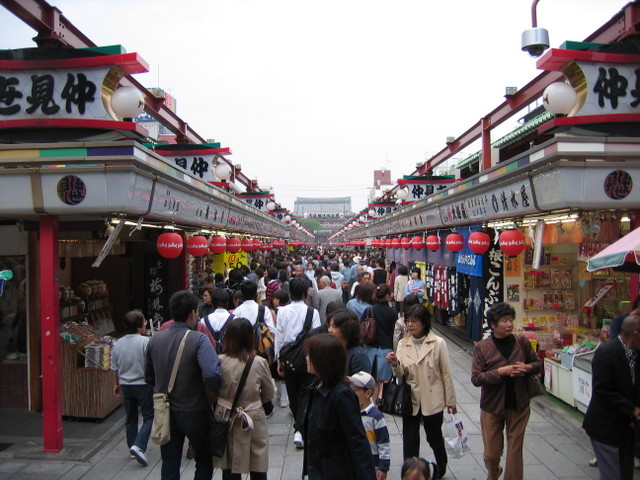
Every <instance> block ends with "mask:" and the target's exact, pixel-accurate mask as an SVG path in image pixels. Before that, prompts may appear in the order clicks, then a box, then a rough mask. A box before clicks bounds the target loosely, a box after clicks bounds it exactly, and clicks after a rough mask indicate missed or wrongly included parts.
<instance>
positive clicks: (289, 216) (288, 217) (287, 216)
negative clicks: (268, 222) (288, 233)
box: [284, 215, 291, 223]
mask: <svg viewBox="0 0 640 480" xmlns="http://www.w3.org/2000/svg"><path fill="white" fill-rule="evenodd" d="M284 221H285V222H287V223H289V222H290V221H291V215H285V216H284Z"/></svg>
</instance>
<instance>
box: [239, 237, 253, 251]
mask: <svg viewBox="0 0 640 480" xmlns="http://www.w3.org/2000/svg"><path fill="white" fill-rule="evenodd" d="M240 248H241V249H242V251H243V252H253V240H251V239H250V238H243V239H242V240H240Z"/></svg>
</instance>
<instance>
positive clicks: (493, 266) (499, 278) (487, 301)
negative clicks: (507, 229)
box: [482, 242, 504, 338]
mask: <svg viewBox="0 0 640 480" xmlns="http://www.w3.org/2000/svg"><path fill="white" fill-rule="evenodd" d="M486 255H487V260H486V261H485V262H484V265H483V276H482V278H483V280H484V286H485V292H484V295H485V297H484V311H483V319H484V320H483V325H482V332H483V338H486V337H488V336H489V334H490V333H491V327H489V323H488V322H487V321H486V318H487V310H489V308H491V307H492V306H493V305H495V304H496V303H499V302H502V301H503V300H504V294H503V290H504V289H503V286H504V277H503V273H502V272H503V269H502V266H503V263H504V255H503V253H502V250H500V247H498V246H497V245H496V244H495V243H493V242H492V243H491V248H490V249H489V251H488V252H487V253H486Z"/></svg>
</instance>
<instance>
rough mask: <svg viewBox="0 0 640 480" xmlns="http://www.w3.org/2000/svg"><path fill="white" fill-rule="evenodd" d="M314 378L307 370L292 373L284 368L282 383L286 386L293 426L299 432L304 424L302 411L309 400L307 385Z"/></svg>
mask: <svg viewBox="0 0 640 480" xmlns="http://www.w3.org/2000/svg"><path fill="white" fill-rule="evenodd" d="M315 380H316V376H315V375H311V374H310V373H308V372H301V373H293V372H289V371H287V370H285V372H284V383H285V385H286V386H287V395H288V396H289V407H290V408H291V413H292V414H293V420H294V423H293V428H294V430H295V431H296V432H301V431H302V427H303V425H304V411H305V409H306V408H307V401H308V400H309V386H310V385H311V384H312V383H313V382H314V381H315Z"/></svg>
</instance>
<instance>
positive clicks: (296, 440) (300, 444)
mask: <svg viewBox="0 0 640 480" xmlns="http://www.w3.org/2000/svg"><path fill="white" fill-rule="evenodd" d="M293 444H294V445H295V446H296V448H297V449H298V450H301V449H303V448H304V440H302V434H301V433H300V432H296V433H294V434H293Z"/></svg>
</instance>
